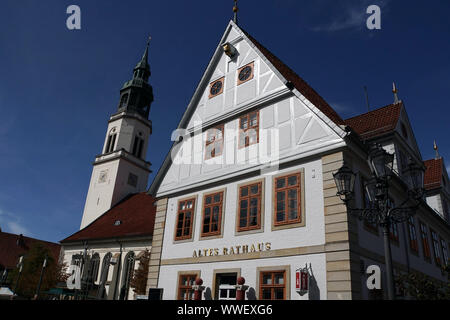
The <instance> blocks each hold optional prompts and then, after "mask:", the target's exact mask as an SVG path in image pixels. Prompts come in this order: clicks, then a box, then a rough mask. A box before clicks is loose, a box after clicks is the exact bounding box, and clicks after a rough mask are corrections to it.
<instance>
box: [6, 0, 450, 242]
mask: <svg viewBox="0 0 450 320" xmlns="http://www.w3.org/2000/svg"><path fill="white" fill-rule="evenodd" d="M71 4H76V5H79V6H80V8H81V27H82V29H81V30H78V31H69V30H68V29H67V28H66V19H67V17H68V15H67V14H66V8H67V7H68V6H69V5H71ZM371 4H377V5H379V6H380V7H381V8H382V16H381V17H382V29H381V30H376V31H370V30H368V29H367V28H366V27H365V25H366V21H365V20H366V18H367V17H368V15H367V14H365V10H366V8H367V7H368V6H369V5H371ZM232 6H233V1H232V0H220V1H219V0H216V1H210V0H209V1H206V0H198V1H181V0H174V1H145V0H128V1H118V0H114V1H100V0H96V1H93V0H86V1H76V0H72V1H63V0H45V1H37V0H28V1H25V0H2V1H1V4H0V113H1V117H0V227H1V228H2V230H3V231H6V232H13V233H24V234H25V235H28V236H32V237H37V238H41V239H44V240H49V241H59V240H61V239H63V238H65V237H66V236H68V235H70V234H72V233H73V232H75V231H77V230H78V228H79V225H80V222H81V215H82V212H83V208H84V202H85V198H86V194H87V190H88V186H89V179H90V175H91V171H92V162H93V160H94V157H95V155H97V154H99V153H100V152H101V149H102V144H103V141H104V137H105V131H106V127H107V120H108V118H109V116H110V115H111V114H112V113H113V112H115V110H116V106H117V103H118V94H119V89H120V88H121V86H122V84H123V83H124V82H125V81H126V80H128V79H129V78H130V77H131V72H132V68H133V67H134V66H135V64H136V63H137V61H138V60H139V59H140V57H141V56H142V53H143V50H144V48H145V43H146V39H147V37H148V35H149V34H151V36H152V42H151V48H150V65H151V69H152V76H151V78H150V82H151V84H152V85H153V88H154V94H155V102H154V103H153V105H152V109H151V112H150V118H151V120H152V121H153V135H152V136H151V139H150V146H149V151H148V154H147V159H148V160H149V161H151V162H152V164H153V165H152V169H153V171H154V173H153V174H152V175H151V176H150V179H149V183H150V182H151V181H152V180H153V177H154V174H155V173H156V172H157V170H158V168H159V166H160V165H161V163H162V161H163V158H164V157H165V155H166V154H167V152H168V150H169V147H170V145H171V141H170V135H171V132H172V130H173V129H175V128H176V126H177V124H178V121H179V120H180V118H181V115H182V113H183V112H184V110H185V108H186V106H187V104H188V102H189V100H190V98H191V96H192V94H193V92H194V90H195V87H196V86H197V84H198V82H199V80H200V77H201V76H202V74H203V71H204V70H205V68H206V66H207V64H208V62H209V59H210V58H211V56H212V54H213V52H214V50H215V48H216V46H217V44H218V42H219V40H220V38H221V36H222V34H223V32H224V29H225V27H226V25H227V24H228V21H229V20H230V19H231V18H232ZM239 6H240V14H239V23H240V25H241V26H242V27H243V28H244V29H245V30H246V31H248V32H249V33H250V34H252V35H253V36H254V37H255V38H256V39H257V40H258V41H259V42H261V43H262V44H263V45H265V46H266V47H267V48H268V49H270V50H271V51H272V52H273V53H274V54H275V55H277V56H278V57H279V58H280V59H281V60H283V61H284V62H285V63H286V64H287V65H289V66H290V67H291V68H292V69H294V70H295V71H296V72H297V73H298V74H299V75H300V76H301V77H303V78H304V79H305V80H306V81H307V82H308V83H310V84H311V85H312V87H313V88H315V89H316V91H318V92H319V93H320V94H321V95H322V96H323V97H324V98H325V99H326V100H327V101H328V102H329V103H330V104H331V105H332V106H333V107H334V108H335V109H336V111H337V112H338V113H339V114H340V115H341V116H342V117H344V118H348V117H350V116H353V115H356V114H359V113H364V112H365V111H366V110H367V107H366V105H365V98H364V93H363V89H362V88H363V86H364V85H366V86H367V87H368V90H369V98H370V104H371V106H372V108H375V107H381V106H384V105H387V104H389V103H391V102H392V101H393V96H392V93H391V86H392V81H393V80H395V81H396V82H397V84H398V87H399V90H400V92H399V95H400V98H401V99H403V101H404V102H405V104H406V108H407V111H408V115H409V117H410V120H411V122H412V125H413V128H414V130H415V134H416V138H417V140H418V143H419V146H420V148H421V151H422V156H423V157H424V158H432V157H433V156H434V151H433V140H434V139H436V140H437V142H438V145H439V150H440V153H441V155H442V156H443V157H445V158H447V155H449V153H450V141H449V140H448V136H449V135H448V119H449V115H450V111H449V107H450V105H449V102H448V92H450V41H449V38H450V22H449V19H448V12H450V2H449V1H447V0H441V1H439V0H430V1H414V4H412V3H411V2H406V1H393V0H390V1H388V0H384V1H377V0H373V1H365V0H359V1H354V0H316V1H307V0H303V1H300V0H282V1H280V0H270V1H269V0H267V1H264V0H245V1H244V0H240V4H239ZM449 156H450V155H449ZM447 164H450V160H449V161H448V162H447Z"/></svg>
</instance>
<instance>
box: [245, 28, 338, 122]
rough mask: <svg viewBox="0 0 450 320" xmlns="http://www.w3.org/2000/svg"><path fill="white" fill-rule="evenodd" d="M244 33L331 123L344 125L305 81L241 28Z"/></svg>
mask: <svg viewBox="0 0 450 320" xmlns="http://www.w3.org/2000/svg"><path fill="white" fill-rule="evenodd" d="M241 30H242V32H244V33H245V35H246V36H247V37H248V38H249V39H250V41H251V42H253V43H254V45H255V46H256V47H257V48H258V49H259V51H261V52H262V54H263V55H264V56H265V57H266V58H267V59H268V60H269V61H270V63H272V64H273V66H274V67H275V68H277V70H278V71H279V72H280V73H281V74H282V75H283V77H285V78H286V80H288V81H290V82H291V83H292V84H293V85H294V87H295V88H296V89H297V90H298V91H299V92H300V93H301V94H302V95H304V96H305V97H306V98H307V99H308V100H309V101H310V102H311V103H312V104H313V105H315V106H316V107H317V108H318V109H319V110H320V111H322V112H323V113H324V114H325V115H326V116H327V117H328V118H329V119H330V120H331V121H333V122H334V123H335V124H337V125H340V124H344V120H342V118H341V117H340V116H339V114H338V113H337V112H336V111H335V110H334V109H333V108H332V107H331V106H330V105H329V104H328V103H327V102H326V101H325V100H324V99H323V98H322V97H321V96H320V95H319V94H318V93H317V92H316V91H315V90H314V89H313V88H311V86H310V85H309V84H308V83H306V81H305V80H303V79H302V78H300V76H299V75H297V74H296V73H295V72H294V71H293V70H292V69H291V68H289V67H288V66H287V65H285V64H284V63H283V62H282V61H281V60H280V59H278V58H277V57H276V56H275V55H274V54H273V53H272V52H270V51H269V50H268V49H266V48H265V47H264V46H263V45H262V44H260V43H259V42H258V41H257V40H256V39H255V38H253V37H252V36H251V35H250V34H249V33H248V32H246V31H245V30H243V29H242V28H241Z"/></svg>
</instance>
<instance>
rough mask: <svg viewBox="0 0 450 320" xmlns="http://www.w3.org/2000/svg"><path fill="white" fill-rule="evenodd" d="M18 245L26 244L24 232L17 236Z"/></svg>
mask: <svg viewBox="0 0 450 320" xmlns="http://www.w3.org/2000/svg"><path fill="white" fill-rule="evenodd" d="M17 245H18V246H19V247H24V246H25V242H24V240H23V234H19V236H18V237H17Z"/></svg>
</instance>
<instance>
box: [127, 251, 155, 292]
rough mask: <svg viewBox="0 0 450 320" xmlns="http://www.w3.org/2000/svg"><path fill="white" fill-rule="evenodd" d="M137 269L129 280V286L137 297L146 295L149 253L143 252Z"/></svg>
mask: <svg viewBox="0 0 450 320" xmlns="http://www.w3.org/2000/svg"><path fill="white" fill-rule="evenodd" d="M139 260H140V263H139V267H138V269H137V270H136V271H135V272H134V275H133V278H132V279H131V282H130V286H131V287H132V288H133V289H134V290H133V291H134V292H135V293H136V294H137V295H145V294H147V292H146V291H147V290H146V289H147V279H148V267H149V264H150V251H148V250H145V252H144V254H143V255H142V257H141V258H140V259H139Z"/></svg>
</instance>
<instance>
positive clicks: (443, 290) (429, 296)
mask: <svg viewBox="0 0 450 320" xmlns="http://www.w3.org/2000/svg"><path fill="white" fill-rule="evenodd" d="M446 268H447V272H448V271H449V267H448V266H447V267H446ZM444 270H445V269H444ZM396 282H397V288H398V289H400V290H401V291H403V292H404V293H405V294H406V295H407V296H410V297H411V298H413V299H415V300H449V299H450V283H449V282H447V283H441V282H438V281H436V280H433V279H432V278H430V277H429V276H426V275H424V274H422V273H413V272H411V273H408V274H402V275H400V276H399V277H398V278H397V280H396Z"/></svg>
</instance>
